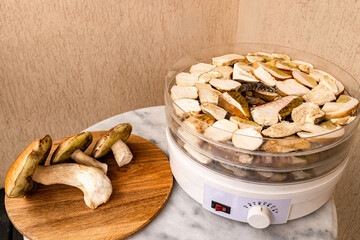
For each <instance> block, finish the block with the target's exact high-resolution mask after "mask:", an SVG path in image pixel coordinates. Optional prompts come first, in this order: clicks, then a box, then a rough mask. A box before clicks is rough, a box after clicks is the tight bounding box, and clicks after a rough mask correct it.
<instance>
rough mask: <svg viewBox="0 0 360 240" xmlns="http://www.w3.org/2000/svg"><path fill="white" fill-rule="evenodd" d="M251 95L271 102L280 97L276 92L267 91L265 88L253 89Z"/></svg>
mask: <svg viewBox="0 0 360 240" xmlns="http://www.w3.org/2000/svg"><path fill="white" fill-rule="evenodd" d="M253 95H254V96H255V97H258V98H260V99H263V100H265V101H268V102H272V101H275V100H277V99H279V98H280V95H279V94H278V93H276V92H268V91H265V90H254V91H253Z"/></svg>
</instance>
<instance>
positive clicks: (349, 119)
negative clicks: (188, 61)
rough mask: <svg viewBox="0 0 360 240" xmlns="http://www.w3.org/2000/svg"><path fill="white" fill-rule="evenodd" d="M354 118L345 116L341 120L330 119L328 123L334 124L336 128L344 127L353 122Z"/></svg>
mask: <svg viewBox="0 0 360 240" xmlns="http://www.w3.org/2000/svg"><path fill="white" fill-rule="evenodd" d="M355 118H356V117H355V116H346V117H342V118H332V119H330V121H331V122H332V123H334V124H336V125H337V126H344V125H347V124H349V123H351V122H352V121H354V120H355Z"/></svg>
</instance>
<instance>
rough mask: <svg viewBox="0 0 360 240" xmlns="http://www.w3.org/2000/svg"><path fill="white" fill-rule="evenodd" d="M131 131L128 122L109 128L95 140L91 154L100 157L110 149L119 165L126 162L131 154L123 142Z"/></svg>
mask: <svg viewBox="0 0 360 240" xmlns="http://www.w3.org/2000/svg"><path fill="white" fill-rule="evenodd" d="M131 131H132V126H131V124H130V123H121V124H119V125H116V126H115V127H113V128H111V129H110V130H109V132H107V133H106V134H104V135H103V136H102V137H101V138H100V139H99V140H98V141H97V142H96V144H95V147H94V149H93V151H92V156H93V157H94V158H101V157H103V156H105V155H106V154H107V153H108V152H109V151H110V150H112V152H113V154H114V158H115V160H116V163H117V164H118V166H119V167H121V166H124V165H126V164H128V163H129V162H130V161H131V159H132V157H133V156H132V153H131V151H130V149H129V147H128V146H127V145H126V144H125V143H124V142H125V141H126V140H127V139H128V138H129V137H130V134H131Z"/></svg>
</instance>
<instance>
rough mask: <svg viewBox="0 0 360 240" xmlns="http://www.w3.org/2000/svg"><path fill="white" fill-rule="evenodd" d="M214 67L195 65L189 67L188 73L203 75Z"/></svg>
mask: <svg viewBox="0 0 360 240" xmlns="http://www.w3.org/2000/svg"><path fill="white" fill-rule="evenodd" d="M215 67H216V66H215V65H212V64H208V63H197V64H195V65H192V66H191V67H190V70H189V72H190V73H205V72H209V71H210V70H211V69H213V68H215Z"/></svg>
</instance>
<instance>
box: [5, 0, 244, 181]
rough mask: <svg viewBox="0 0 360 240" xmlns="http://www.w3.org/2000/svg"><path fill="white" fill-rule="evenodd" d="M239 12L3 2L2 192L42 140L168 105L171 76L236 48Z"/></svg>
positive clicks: (218, 7) (211, 4)
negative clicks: (174, 69)
mask: <svg viewBox="0 0 360 240" xmlns="http://www.w3.org/2000/svg"><path fill="white" fill-rule="evenodd" d="M237 9H238V1H236V0H231V1H226V2H223V1H221V0H216V1H206V0H191V1H190V0H183V1H172V0H165V1H164V0H152V1H144V0H134V1H125V0H123V1H121V0H118V1H116V0H106V1H95V0H58V1H44V0H34V1H25V0H20V1H10V0H9V1H7V0H6V1H1V3H0V81H1V88H0V135H1V136H2V137H1V139H0V146H1V147H0V156H1V160H0V163H1V167H0V187H2V186H3V184H4V176H5V173H6V171H7V170H8V168H9V167H10V164H11V163H12V162H13V160H14V159H15V158H16V157H17V155H18V154H19V153H20V152H21V151H22V150H23V149H24V147H25V146H27V145H28V144H29V143H30V142H31V141H33V140H35V139H36V138H38V137H41V136H42V135H44V134H50V135H51V136H52V137H53V139H58V138H60V137H64V136H67V135H69V134H73V133H76V132H78V131H80V130H82V129H85V128H86V127H88V126H89V125H92V124H94V123H96V122H98V121H100V120H102V119H105V118H108V117H110V116H113V115H116V114H119V113H121V112H125V111H128V110H133V109H137V108H142V107H148V106H154V105H162V104H163V87H164V77H165V74H166V69H167V68H169V67H170V66H171V65H172V64H173V63H174V62H175V61H176V60H177V59H178V58H180V57H181V56H182V55H183V54H184V53H185V52H190V51H191V50H192V49H197V48H200V47H206V46H208V45H216V44H221V43H226V42H233V41H234V38H235V32H236V22H237ZM231 21H232V22H234V23H235V24H228V23H229V22H231Z"/></svg>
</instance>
